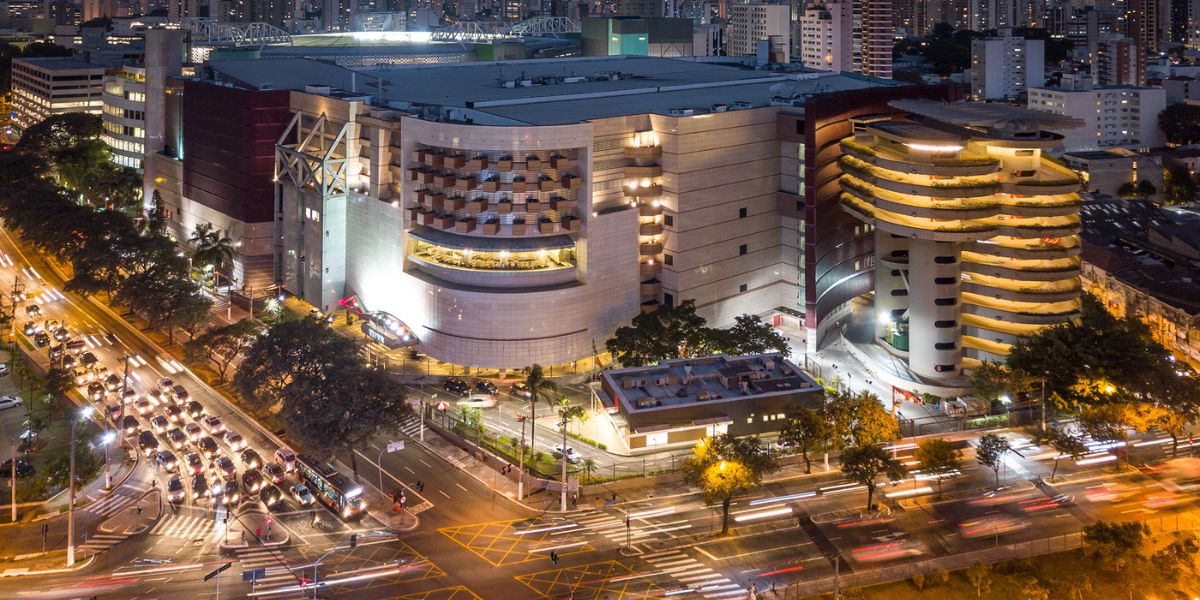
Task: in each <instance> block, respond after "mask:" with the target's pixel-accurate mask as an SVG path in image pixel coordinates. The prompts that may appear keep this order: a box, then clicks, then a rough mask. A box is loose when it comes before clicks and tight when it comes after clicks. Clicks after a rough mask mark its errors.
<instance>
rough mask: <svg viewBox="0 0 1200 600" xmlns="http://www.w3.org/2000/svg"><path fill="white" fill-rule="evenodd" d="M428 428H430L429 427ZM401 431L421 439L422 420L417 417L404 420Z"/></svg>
mask: <svg viewBox="0 0 1200 600" xmlns="http://www.w3.org/2000/svg"><path fill="white" fill-rule="evenodd" d="M427 429H428V428H427ZM400 432H401V433H404V434H405V435H407V436H408V437H410V438H413V439H414V440H415V439H419V437H420V435H421V420H420V419H417V418H415V417H413V418H410V419H405V420H404V425H401V426H400Z"/></svg>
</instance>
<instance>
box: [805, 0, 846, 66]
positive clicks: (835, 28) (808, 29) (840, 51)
mask: <svg viewBox="0 0 1200 600" xmlns="http://www.w3.org/2000/svg"><path fill="white" fill-rule="evenodd" d="M851 20H852V19H851V15H850V5H849V4H846V3H842V2H837V1H831V2H827V3H825V4H817V5H814V6H810V7H809V8H808V9H807V10H805V11H804V15H803V16H801V17H800V23H799V24H798V25H797V32H798V33H797V36H796V42H797V43H796V46H797V47H796V48H795V50H794V51H795V52H796V53H798V54H799V55H800V58H801V60H802V61H804V66H805V67H808V68H810V69H816V70H818V71H849V70H851V68H852V67H853V62H852V55H851V52H850V51H851V37H850V32H851V29H850V25H851Z"/></svg>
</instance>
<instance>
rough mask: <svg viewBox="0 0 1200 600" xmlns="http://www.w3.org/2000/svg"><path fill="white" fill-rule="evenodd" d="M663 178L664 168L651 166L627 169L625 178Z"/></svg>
mask: <svg viewBox="0 0 1200 600" xmlns="http://www.w3.org/2000/svg"><path fill="white" fill-rule="evenodd" d="M661 176H662V166H660V165H649V166H645V167H638V166H630V167H625V178H626V179H634V178H642V177H661Z"/></svg>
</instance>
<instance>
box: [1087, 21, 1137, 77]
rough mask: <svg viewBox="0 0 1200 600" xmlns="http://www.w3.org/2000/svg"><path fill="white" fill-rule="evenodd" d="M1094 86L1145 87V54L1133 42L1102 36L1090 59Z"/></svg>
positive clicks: (1116, 36) (1109, 35) (1113, 36)
mask: <svg viewBox="0 0 1200 600" xmlns="http://www.w3.org/2000/svg"><path fill="white" fill-rule="evenodd" d="M1091 63H1092V80H1093V81H1094V82H1095V83H1096V85H1136V86H1142V85H1146V53H1145V52H1144V51H1143V49H1142V48H1140V47H1139V46H1138V44H1137V42H1135V41H1134V40H1131V39H1129V38H1125V37H1121V36H1119V35H1117V34H1108V35H1107V36H1103V37H1102V39H1100V40H1099V41H1098V42H1097V43H1096V52H1095V53H1094V54H1093V55H1092V57H1091Z"/></svg>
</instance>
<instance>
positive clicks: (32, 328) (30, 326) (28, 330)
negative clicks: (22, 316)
mask: <svg viewBox="0 0 1200 600" xmlns="http://www.w3.org/2000/svg"><path fill="white" fill-rule="evenodd" d="M41 330H42V326H41V325H38V324H37V323H34V322H33V321H29V322H27V323H25V326H24V327H22V328H21V332H22V333H24V334H25V335H33V334H35V333H37V332H39V331H41Z"/></svg>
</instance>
